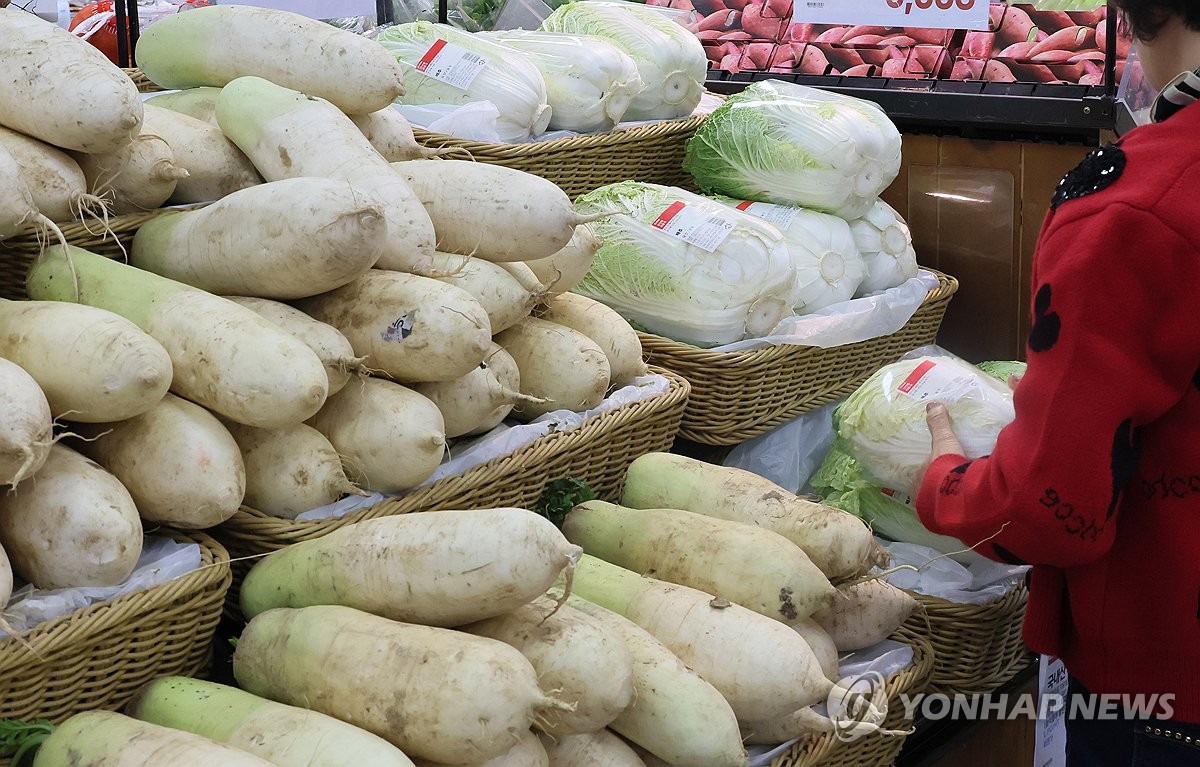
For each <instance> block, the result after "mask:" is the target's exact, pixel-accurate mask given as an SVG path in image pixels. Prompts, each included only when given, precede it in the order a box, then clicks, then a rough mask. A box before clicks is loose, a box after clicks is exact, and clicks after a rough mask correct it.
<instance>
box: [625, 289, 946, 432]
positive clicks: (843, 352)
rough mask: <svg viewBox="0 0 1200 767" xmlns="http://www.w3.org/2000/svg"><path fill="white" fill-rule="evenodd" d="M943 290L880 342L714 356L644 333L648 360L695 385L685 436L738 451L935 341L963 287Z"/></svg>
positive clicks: (932, 293) (685, 418)
mask: <svg viewBox="0 0 1200 767" xmlns="http://www.w3.org/2000/svg"><path fill="white" fill-rule="evenodd" d="M937 277H938V281H939V283H940V284H939V285H938V287H937V288H935V289H933V290H931V291H930V292H929V295H928V296H927V297H926V299H925V302H924V303H923V304H922V305H921V307H920V308H919V309H918V310H917V313H916V314H914V315H913V317H912V319H911V320H909V322H908V324H907V325H905V326H904V327H903V328H901V329H900V330H899V331H897V332H895V333H893V334H891V335H889V336H883V337H882V338H873V339H871V340H869V341H861V342H859V343H856V344H849V345H847V346H839V347H835V348H832V349H821V348H818V347H815V346H791V345H786V346H771V347H768V348H765V349H755V350H752V351H740V352H711V351H708V350H706V349H700V348H697V347H695V346H689V345H687V344H682V343H679V342H678V341H672V340H670V339H668V338H663V337H662V336H658V335H653V334H650V333H639V335H640V336H641V339H642V349H643V350H644V351H645V353H646V359H647V360H648V361H649V362H650V363H651V364H653V365H658V366H659V367H663V368H666V369H667V370H671V371H674V372H676V373H678V374H679V375H681V376H683V377H684V378H686V379H688V381H690V382H691V384H692V395H691V398H690V399H689V400H688V408H687V411H686V412H685V413H684V415H683V425H682V426H681V427H680V432H679V434H680V436H681V437H685V438H687V439H689V440H692V441H693V442H700V443H702V444H706V445H735V444H737V443H739V442H743V441H745V440H748V439H751V438H752V437H757V436H758V435H760V434H763V433H764V432H767V431H770V430H771V429H773V428H775V427H776V426H779V425H780V424H783V423H786V422H787V421H790V420H792V419H793V418H795V417H796V416H798V415H800V414H802V413H805V412H807V411H809V410H812V409H813V408H816V407H819V406H821V405H824V404H827V403H829V402H834V401H836V400H838V399H841V398H842V397H845V396H846V395H848V394H850V393H851V392H853V391H854V390H855V389H856V388H857V387H858V386H859V385H860V384H861V383H862V382H863V381H865V380H866V379H867V377H868V376H870V375H871V374H872V373H874V372H875V371H876V370H878V369H879V368H880V367H882V366H883V365H886V364H888V363H891V362H895V361H896V360H897V359H899V358H900V357H901V356H902V355H904V354H905V353H906V352H910V351H912V350H913V349H915V348H918V347H920V346H925V345H926V344H930V343H932V342H933V340H934V339H935V338H936V337H937V332H938V328H939V327H941V324H942V317H943V316H945V314H946V307H947V306H949V304H950V299H951V297H953V295H954V293H955V291H956V290H958V281H957V280H956V279H954V278H953V277H950V276H948V275H945V274H941V273H940V272H939V273H937Z"/></svg>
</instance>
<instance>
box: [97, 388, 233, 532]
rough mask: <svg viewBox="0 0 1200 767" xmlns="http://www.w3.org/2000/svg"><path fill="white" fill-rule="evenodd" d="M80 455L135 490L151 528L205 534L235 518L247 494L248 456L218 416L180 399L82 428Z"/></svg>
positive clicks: (171, 397)
mask: <svg viewBox="0 0 1200 767" xmlns="http://www.w3.org/2000/svg"><path fill="white" fill-rule="evenodd" d="M76 431H78V432H79V433H80V435H81V436H83V437H85V438H86V440H85V441H84V442H82V444H80V446H79V450H80V452H82V453H83V454H84V455H86V456H88V457H89V458H91V459H92V460H94V461H96V462H97V463H99V464H100V465H101V466H103V467H104V468H105V469H107V470H108V471H109V472H111V473H112V475H113V476H115V477H116V478H117V479H119V480H121V484H123V485H125V488H126V489H127V490H129V494H130V495H131V496H132V497H133V501H134V503H135V504H136V505H137V508H138V511H139V512H140V513H141V515H142V518H143V519H145V520H146V521H147V522H156V523H160V524H164V525H170V526H172V527H177V528H180V529H183V530H202V529H204V528H208V527H213V526H214V525H218V524H220V523H221V522H224V521H225V520H227V519H229V518H230V517H232V516H233V515H234V514H235V513H237V510H238V508H240V507H241V505H242V498H243V496H244V495H245V493H246V469H245V466H244V465H243V463H242V454H241V452H240V451H239V450H238V446H237V443H236V442H234V440H233V437H232V436H230V434H229V431H228V430H227V429H226V428H225V427H224V426H222V425H221V422H220V421H218V420H217V418H216V416H214V415H213V414H212V413H209V412H208V411H207V410H205V409H204V408H202V407H200V406H199V405H194V404H192V403H191V402H188V401H187V400H185V399H180V398H179V397H176V396H175V395H173V394H168V395H166V396H165V397H163V399H162V401H161V402H159V403H158V404H157V405H155V406H154V407H153V408H151V409H150V410H148V411H147V412H145V413H142V414H141V415H139V416H135V417H134V418H130V419H129V420H127V421H120V422H118V423H110V424H95V425H91V426H87V427H84V426H78V427H76Z"/></svg>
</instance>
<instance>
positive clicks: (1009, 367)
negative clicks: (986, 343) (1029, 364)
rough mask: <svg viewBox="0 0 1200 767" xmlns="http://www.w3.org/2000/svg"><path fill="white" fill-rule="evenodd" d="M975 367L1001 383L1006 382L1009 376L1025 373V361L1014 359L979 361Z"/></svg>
mask: <svg viewBox="0 0 1200 767" xmlns="http://www.w3.org/2000/svg"><path fill="white" fill-rule="evenodd" d="M976 367H977V368H979V369H980V370H982V371H983V372H985V373H987V374H988V375H990V376H991V377H992V378H995V379H996V380H997V381H1000V382H1001V383H1003V384H1008V379H1009V376H1023V375H1025V363H1024V362H1017V361H1015V360H1014V361H1008V360H991V361H989V362H980V363H979V364H978V365H976Z"/></svg>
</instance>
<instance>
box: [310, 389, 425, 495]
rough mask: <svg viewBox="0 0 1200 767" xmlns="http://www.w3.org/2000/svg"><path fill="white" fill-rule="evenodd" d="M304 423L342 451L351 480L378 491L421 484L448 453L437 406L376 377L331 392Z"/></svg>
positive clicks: (409, 390) (344, 464)
mask: <svg viewBox="0 0 1200 767" xmlns="http://www.w3.org/2000/svg"><path fill="white" fill-rule="evenodd" d="M308 425H309V426H312V427H313V428H315V429H316V430H317V431H319V432H321V433H322V434H324V435H325V437H326V439H328V440H329V442H330V443H331V444H332V445H333V447H334V449H335V450H337V451H338V453H339V454H340V455H341V456H342V466H343V467H344V468H345V470H346V476H348V477H349V478H350V479H351V481H353V482H354V483H355V484H356V485H358V486H359V487H362V488H365V489H367V490H374V491H375V492H379V493H400V492H403V491H405V490H409V489H411V488H414V487H416V486H417V485H419V484H421V483H422V482H424V481H425V480H427V479H429V476H430V475H431V474H433V472H434V471H436V470H437V467H438V465H439V464H440V463H441V462H442V456H443V454H444V453H445V452H446V425H445V422H444V421H443V420H442V413H441V411H439V410H438V409H437V405H435V404H433V403H432V402H430V401H429V400H428V399H426V398H425V397H422V396H421V395H420V394H417V393H416V392H415V391H413V390H412V389H407V388H405V387H403V386H401V385H400V384H395V383H392V382H391V381H383V380H380V379H378V378H363V379H362V380H360V381H357V382H354V383H352V384H351V385H349V386H347V387H346V388H344V389H342V390H341V391H340V392H338V393H337V394H335V395H334V396H332V397H330V398H329V401H328V402H327V403H325V407H323V408H321V411H320V412H319V413H317V414H316V415H315V416H313V417H312V418H311V419H310V420H309V421H308Z"/></svg>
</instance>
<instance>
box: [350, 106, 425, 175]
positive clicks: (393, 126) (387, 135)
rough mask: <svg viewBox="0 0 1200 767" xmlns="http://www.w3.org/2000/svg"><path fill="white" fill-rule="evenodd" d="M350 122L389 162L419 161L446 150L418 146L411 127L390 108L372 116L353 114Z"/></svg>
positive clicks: (373, 113) (401, 116) (400, 115)
mask: <svg viewBox="0 0 1200 767" xmlns="http://www.w3.org/2000/svg"><path fill="white" fill-rule="evenodd" d="M350 119H351V120H353V121H354V124H355V125H356V126H357V127H358V129H359V130H360V131H362V134H363V135H364V136H366V137H367V141H370V142H371V146H373V147H375V151H377V152H379V154H381V155H383V159H385V160H387V161H388V162H404V161H406V160H420V159H422V158H425V157H436V156H438V155H440V154H443V153H444V150H441V149H426V148H425V147H423V146H421V145H420V144H418V143H417V139H416V138H415V137H414V136H413V129H412V125H410V124H409V122H408V120H406V119H405V117H404V115H402V114H400V112H398V111H397V110H396V109H394V108H392V107H390V106H389V107H387V108H385V109H380V110H379V111H377V112H371V113H370V114H365V115H350Z"/></svg>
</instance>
